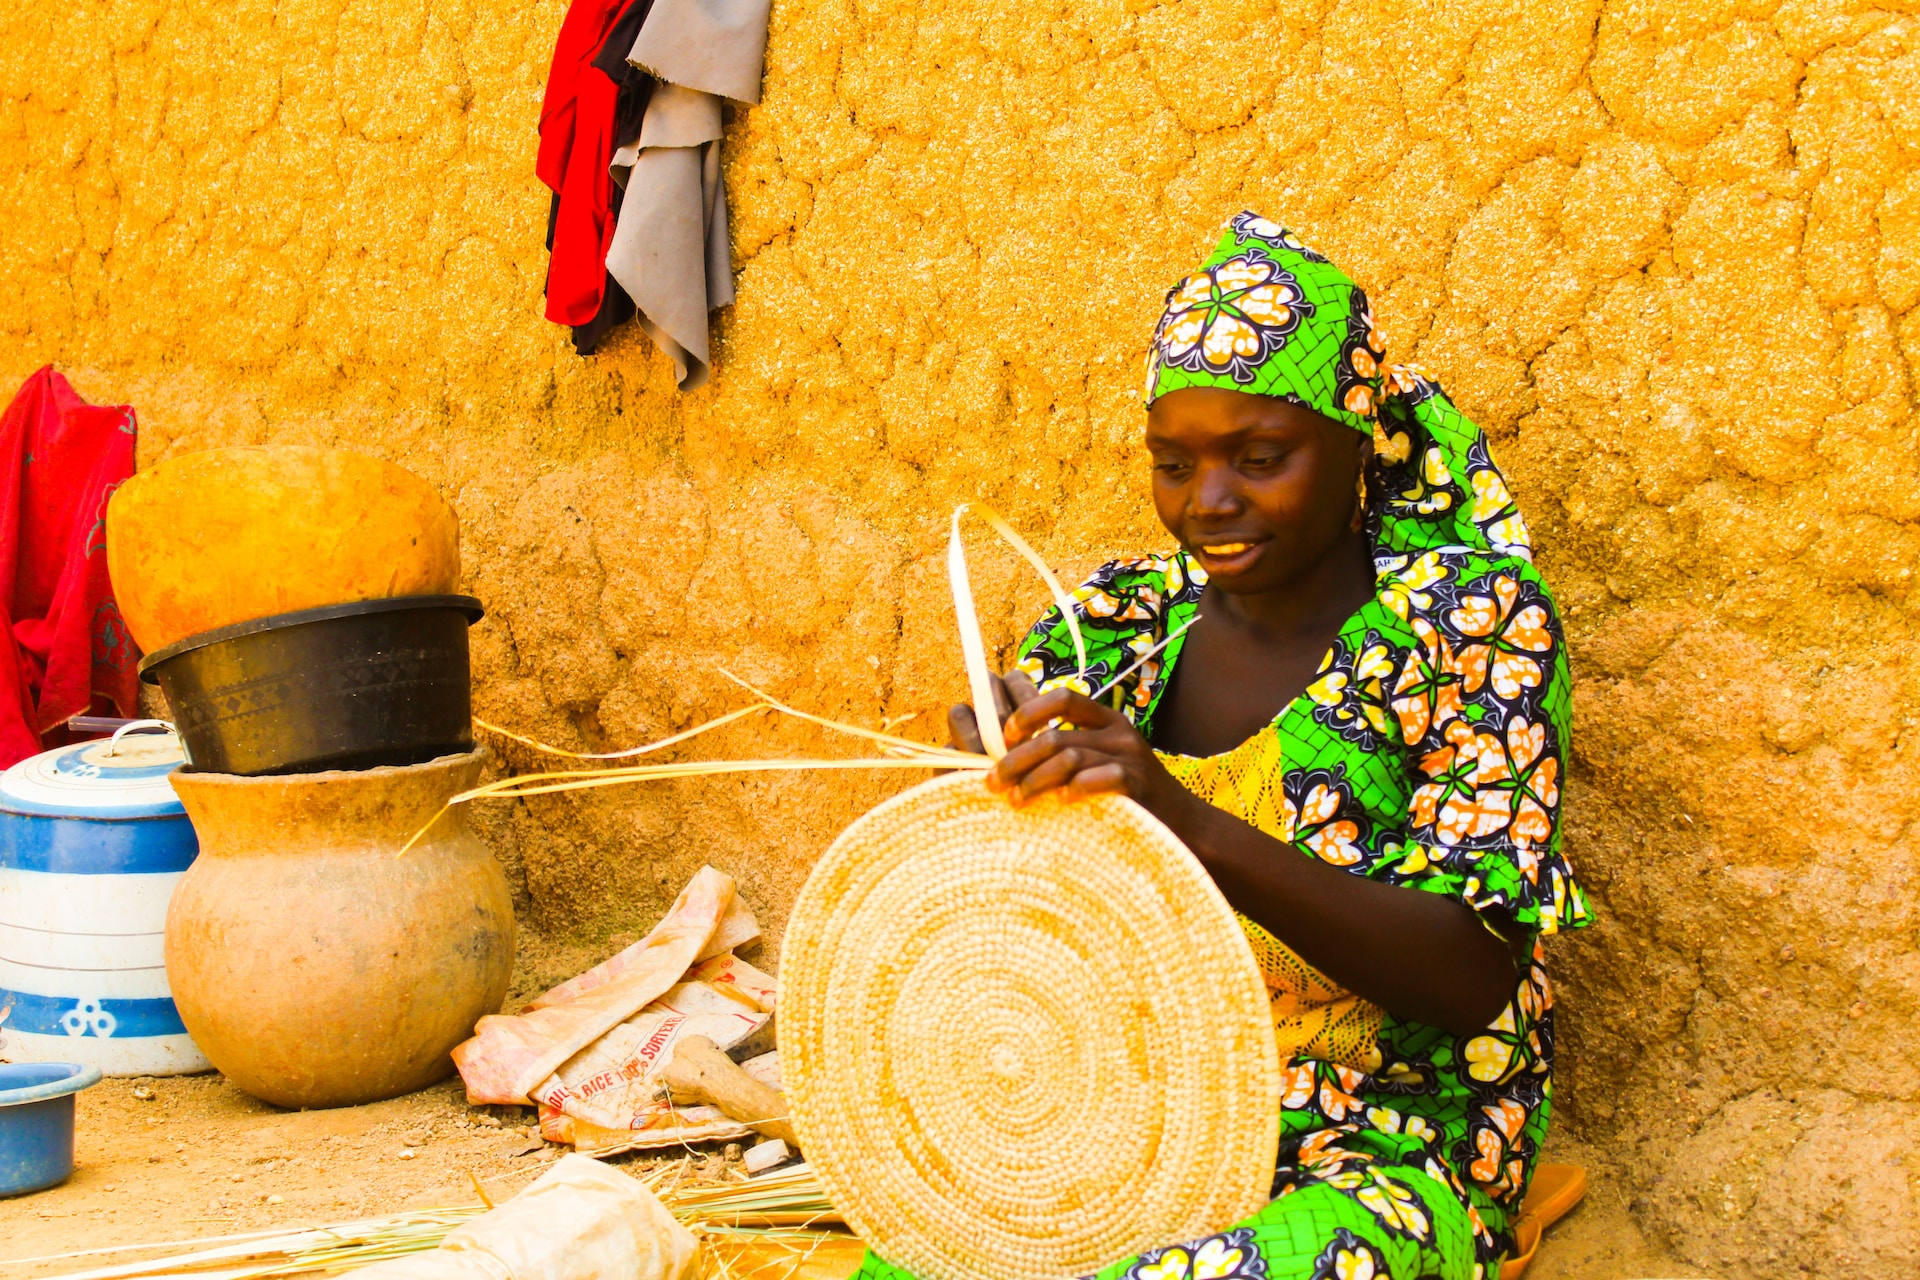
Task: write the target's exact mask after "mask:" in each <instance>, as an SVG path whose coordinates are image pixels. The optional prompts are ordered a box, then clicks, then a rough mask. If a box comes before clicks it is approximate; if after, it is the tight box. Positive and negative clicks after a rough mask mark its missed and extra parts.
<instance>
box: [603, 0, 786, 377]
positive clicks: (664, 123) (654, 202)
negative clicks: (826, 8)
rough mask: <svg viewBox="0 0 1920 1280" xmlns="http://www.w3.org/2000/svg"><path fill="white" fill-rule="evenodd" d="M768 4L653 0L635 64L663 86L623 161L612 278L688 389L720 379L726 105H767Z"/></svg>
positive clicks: (729, 259)
mask: <svg viewBox="0 0 1920 1280" xmlns="http://www.w3.org/2000/svg"><path fill="white" fill-rule="evenodd" d="M769 3H770V0H654V4H653V8H652V9H651V11H649V13H648V14H647V19H646V22H645V24H644V25H642V27H641V28H640V35H639V37H638V38H637V39H636V40H635V41H634V44H633V51H632V52H631V53H630V54H629V55H628V58H627V61H628V62H630V63H632V64H633V65H634V66H636V67H640V68H641V69H643V70H645V71H646V72H648V73H649V74H650V75H652V76H654V77H655V78H656V79H657V80H658V81H659V82H660V83H659V84H658V85H657V86H655V88H654V90H653V94H652V97H651V98H649V99H648V101H647V111H646V116H645V118H644V119H643V120H642V121H641V125H640V136H639V138H638V139H637V140H636V141H635V142H633V143H632V144H631V145H629V146H625V147H622V148H620V149H619V150H618V151H616V152H615V153H614V156H613V161H612V165H611V172H612V175H613V179H614V181H616V182H618V183H619V184H620V185H621V186H622V187H623V188H624V189H625V190H624V193H623V195H622V197H621V201H620V216H619V221H618V222H617V223H616V225H615V227H614V232H613V243H612V246H611V247H610V248H609V249H608V250H607V270H608V271H609V272H610V273H611V274H612V275H613V278H614V279H615V280H617V281H619V283H620V287H621V288H623V289H625V290H626V291H627V293H628V294H629V295H630V296H631V297H632V298H633V303H634V306H635V307H636V308H637V309H638V310H639V313H640V326H641V328H643V329H644V330H646V332H647V335H648V336H649V337H651V338H652V339H653V340H654V341H655V342H656V343H658V344H659V346H660V349H661V350H663V351H665V352H666V353H667V354H668V355H669V356H671V357H672V359H673V364H674V372H675V375H676V377H677V381H678V384H679V387H680V389H681V390H682V391H691V390H693V389H694V388H695V387H698V386H702V385H704V384H705V383H706V381H707V379H708V377H709V376H711V373H712V369H713V362H712V358H711V354H710V350H711V349H710V347H709V345H708V333H707V313H708V312H709V311H711V310H712V309H713V308H715V307H724V306H726V305H727V304H728V303H730V302H732V301H733V256H732V250H731V249H730V247H729V244H728V238H727V193H726V187H725V184H724V183H723V182H722V181H721V178H720V138H721V134H722V132H723V131H724V128H723V122H722V113H721V106H722V99H723V98H732V99H733V100H735V101H737V102H746V103H753V102H758V101H759V100H760V79H761V75H762V73H763V71H764V67H765V58H766V49H767V13H768V7H769Z"/></svg>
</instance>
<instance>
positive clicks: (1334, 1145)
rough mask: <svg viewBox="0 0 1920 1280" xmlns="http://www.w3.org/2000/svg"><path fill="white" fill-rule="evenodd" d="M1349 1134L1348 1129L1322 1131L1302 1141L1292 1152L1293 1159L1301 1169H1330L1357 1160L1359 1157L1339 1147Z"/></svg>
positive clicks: (1349, 1129)
mask: <svg viewBox="0 0 1920 1280" xmlns="http://www.w3.org/2000/svg"><path fill="white" fill-rule="evenodd" d="M1350 1132H1352V1129H1351V1128H1349V1127H1343V1128H1339V1129H1322V1130H1320V1131H1319V1132H1318V1133H1315V1134H1313V1135H1311V1136H1310V1137H1307V1138H1306V1139H1304V1140H1302V1142H1301V1143H1300V1145H1299V1146H1298V1147H1297V1148H1295V1150H1294V1159H1295V1160H1296V1161H1297V1162H1298V1163H1299V1165H1300V1167H1301V1168H1302V1169H1332V1168H1335V1167H1337V1166H1339V1165H1342V1164H1345V1163H1346V1162H1347V1161H1349V1160H1357V1159H1359V1158H1360V1157H1358V1156H1357V1155H1355V1154H1354V1153H1353V1152H1352V1151H1350V1150H1348V1149H1347V1148H1346V1147H1343V1146H1341V1145H1340V1139H1341V1138H1342V1137H1343V1136H1345V1135H1346V1134H1347V1133H1350Z"/></svg>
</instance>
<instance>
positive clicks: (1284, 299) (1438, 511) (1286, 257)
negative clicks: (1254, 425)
mask: <svg viewBox="0 0 1920 1280" xmlns="http://www.w3.org/2000/svg"><path fill="white" fill-rule="evenodd" d="M1386 349H1387V348H1386V340H1385V339H1384V338H1382V337H1381V335H1380V330H1379V329H1378V328H1377V327H1376V326H1375V325H1374V322H1373V304H1372V303H1370V302H1368V301H1367V295H1366V293H1365V292H1363V291H1362V290H1361V288H1360V286H1359V285H1356V284H1355V283H1354V282H1353V281H1352V280H1351V279H1350V278H1349V277H1348V276H1347V274H1346V272H1344V271H1342V270H1340V268H1338V267H1336V266H1334V265H1333V264H1332V263H1331V262H1329V261H1327V259H1326V257H1325V256H1324V255H1322V254H1319V253H1317V252H1315V251H1314V250H1313V249H1310V248H1308V247H1307V246H1306V245H1305V244H1304V243H1302V242H1301V240H1300V239H1299V237H1297V236H1295V235H1294V234H1293V233H1292V232H1290V231H1288V230H1287V229H1286V228H1285V227H1283V226H1281V225H1279V224H1278V223H1275V222H1270V221H1268V220H1267V219H1265V218H1263V217H1261V216H1260V215H1258V214H1256V213H1240V214H1236V215H1234V217H1233V218H1232V219H1230V220H1229V221H1228V223H1227V225H1226V229H1225V231H1224V232H1223V233H1222V234H1221V237H1220V243H1219V244H1218V245H1216V246H1215V247H1214V250H1213V253H1212V255H1211V256H1210V257H1208V258H1207V260H1206V261H1205V262H1203V263H1201V264H1200V268H1199V270H1197V271H1195V272H1194V273H1193V274H1192V275H1190V276H1188V277H1187V278H1186V279H1185V280H1182V281H1181V282H1180V283H1179V284H1176V285H1175V286H1174V287H1173V288H1172V289H1171V290H1170V291H1168V293H1167V309H1166V311H1165V312H1164V313H1163V314H1162V315H1161V317H1160V323H1159V324H1158V325H1156V326H1154V330H1153V343H1152V345H1151V346H1149V347H1148V349H1147V399H1146V402H1147V404H1148V405H1149V406H1151V405H1152V404H1153V402H1154V401H1155V400H1157V399H1159V398H1160V397H1161V396H1163V395H1166V394H1167V393H1168V392H1169V391H1178V390H1180V389H1182V388H1183V387H1221V388H1224V389H1226V390H1228V391H1245V392H1249V393H1251V394H1254V395H1266V396H1277V397H1279V398H1280V399H1283V400H1291V401H1293V402H1294V403H1295V404H1301V405H1305V406H1306V407H1307V408H1309V409H1312V410H1313V411H1314V412H1316V413H1319V414H1321V415H1322V416H1324V417H1328V418H1331V419H1333V420H1334V421H1335V422H1341V423H1345V424H1346V425H1347V426H1349V427H1352V428H1353V429H1354V430H1355V431H1359V432H1362V433H1365V434H1370V435H1372V436H1373V440H1374V461H1373V465H1372V466H1371V467H1370V468H1369V470H1368V473H1367V492H1368V503H1367V531H1368V535H1369V537H1370V538H1371V539H1372V542H1373V545H1374V548H1375V550H1376V553H1377V554H1378V555H1379V556H1380V557H1381V559H1382V565H1381V567H1382V570H1383V571H1391V570H1392V569H1396V568H1398V567H1399V566H1400V565H1402V564H1404V563H1405V560H1404V559H1402V557H1408V556H1414V555H1418V554H1419V553H1421V552H1423V551H1429V550H1433V549H1435V548H1439V547H1450V546H1451V547H1470V548H1473V549H1474V550H1478V551H1485V552H1491V553H1493V554H1495V555H1508V556H1518V557H1520V558H1522V559H1532V557H1533V550H1532V543H1531V541H1530V539H1529V538H1528V536H1527V525H1526V521H1525V520H1523V519H1521V516H1520V512H1519V509H1518V508H1517V507H1516V506H1515V505H1514V501H1513V495H1512V493H1511V492H1510V491H1509V490H1508V488H1507V482H1506V480H1505V478H1504V477H1503V476H1502V475H1501V474H1500V469H1499V468H1498V467H1497V466H1495V465H1494V461H1493V456H1492V454H1491V453H1490V452H1489V451H1488V449H1487V438H1486V435H1485V433H1483V432H1482V431H1481V430H1480V428H1479V427H1477V426H1475V425H1474V424H1473V423H1472V422H1471V421H1470V420H1469V419H1468V418H1467V417H1466V415H1465V414H1463V413H1461V412H1460V411H1459V410H1458V409H1456V408H1454V406H1453V402H1452V401H1450V400H1448V399H1447V397H1446V396H1445V394H1443V393H1442V392H1441V390H1440V384H1439V383H1437V382H1435V381H1434V380H1433V378H1432V377H1430V376H1429V375H1428V374H1427V373H1426V372H1425V371H1423V370H1421V369H1420V368H1418V367H1417V366H1414V365H1388V364H1385V363H1384V357H1385V355H1386Z"/></svg>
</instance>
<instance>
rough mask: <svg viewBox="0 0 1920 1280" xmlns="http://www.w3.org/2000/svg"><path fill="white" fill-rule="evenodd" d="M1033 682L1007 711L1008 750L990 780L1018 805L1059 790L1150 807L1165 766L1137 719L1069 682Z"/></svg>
mask: <svg viewBox="0 0 1920 1280" xmlns="http://www.w3.org/2000/svg"><path fill="white" fill-rule="evenodd" d="M1018 678H1019V679H1020V680H1022V681H1023V682H1024V681H1025V677H1018ZM1008 683H1009V684H1011V683H1012V680H1011V679H1010V680H1009V682H1008ZM1032 688H1033V686H1032V685H1031V684H1027V685H1026V689H1027V691H1028V696H1026V697H1023V698H1020V699H1019V700H1018V705H1017V706H1016V707H1015V709H1014V712H1013V714H1012V715H1010V716H1008V717H1007V721H1006V725H1005V733H1006V739H1007V754H1006V755H1005V756H1004V757H1002V758H1001V760H1000V761H999V763H998V764H996V765H995V766H994V768H993V770H992V772H990V773H988V775H987V785H988V786H989V787H991V788H993V789H994V790H996V791H1005V792H1008V793H1009V794H1008V799H1010V800H1012V801H1013V803H1014V804H1016V805H1020V804H1026V803H1027V802H1029V801H1031V800H1035V799H1038V798H1039V797H1040V796H1043V795H1045V794H1047V793H1048V792H1050V791H1058V792H1060V793H1061V795H1062V796H1063V797H1064V798H1066V799H1069V800H1075V799H1081V798H1084V797H1086V796H1092V795H1101V794H1114V793H1117V794H1120V795H1126V796H1131V797H1132V798H1133V799H1135V800H1137V801H1139V802H1141V803H1142V804H1146V805H1147V806H1148V808H1152V807H1153V806H1152V803H1151V801H1152V800H1153V799H1154V798H1155V797H1156V796H1157V795H1159V794H1161V793H1162V792H1163V791H1164V787H1163V786H1162V785H1161V783H1162V782H1163V781H1166V780H1168V779H1167V776H1166V770H1165V769H1164V768H1163V767H1162V766H1161V764H1160V761H1159V759H1158V758H1157V757H1156V756H1155V755H1154V754H1153V748H1152V747H1151V746H1149V745H1148V744H1147V740H1146V739H1145V738H1143V737H1141V736H1140V731H1139V730H1137V729H1135V728H1134V727H1133V722H1132V721H1130V720H1128V719H1127V718H1126V716H1124V715H1122V714H1121V713H1120V712H1118V711H1115V710H1113V709H1112V708H1111V707H1105V706H1102V705H1100V704H1099V703H1097V702H1095V701H1093V700H1092V699H1091V698H1088V697H1087V696H1085V695H1084V694H1080V693H1075V692H1073V691H1072V690H1070V689H1053V690H1049V691H1048V692H1046V693H1037V692H1032Z"/></svg>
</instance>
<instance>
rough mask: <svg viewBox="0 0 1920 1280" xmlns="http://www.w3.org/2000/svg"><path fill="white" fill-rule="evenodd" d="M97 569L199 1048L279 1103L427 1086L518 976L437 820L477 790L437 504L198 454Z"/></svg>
mask: <svg viewBox="0 0 1920 1280" xmlns="http://www.w3.org/2000/svg"><path fill="white" fill-rule="evenodd" d="M107 559H108V567H109V571H110V573H111V575H112V578H113V586H114V593H115V596H116V597H117V599H118V601H119V605H120V610H121V613H122V614H123V615H124V616H125V618H126V622H127V626H128V629H129V630H130V631H131V632H132V633H133V637H134V639H135V640H136V641H137V642H138V643H139V645H140V647H141V648H142V649H143V650H145V651H146V652H147V654H148V656H147V657H146V658H145V659H144V660H143V661H142V663H141V665H140V672H141V676H142V678H143V679H145V680H146V681H148V682H150V683H157V684H158V685H159V687H160V690H161V692H162V693H163V694H164V695H165V697H166V700H167V704H168V707H169V709H170V711H171V714H172V719H173V723H174V725H175V726H176V728H177V730H178V733H179V737H180V742H181V745H182V747H183V749H184V751H185V756H186V764H185V765H184V766H183V767H182V768H181V769H179V770H178V771H177V772H175V773H174V774H173V775H172V778H171V781H172V784H173V789H174V791H175V792H176V793H177V794H178V796H179V798H180V801H181V803H182V804H183V805H184V806H185V807H186V811H187V815H188V817H189V818H190V819H191V820H192V822H193V827H194V831H195V833H196V834H197V836H198V838H199V846H200V854H199V857H198V859H197V860H196V861H195V862H194V863H193V865H192V867H191V868H190V869H189V870H188V871H187V873H186V874H185V875H184V876H183V877H182V879H181V880H180V882H179V884H178V886H177V887H176V888H175V890H174V893H173V898H172V902H171V904H170V906H169V908H168V912H167V921H166V969H167V977H168V980H169V982H170V984H171V987H172V993H173V999H174V1002H175V1004H176V1006H177V1007H178V1010H179V1014H180V1019H181V1021H182V1022H183V1023H184V1024H185V1027H186V1029H187V1030H188V1031H189V1032H190V1033H191V1034H192V1037H193V1040H194V1042H195V1043H196V1044H197V1045H198V1046H199V1048H200V1050H201V1051H202V1052H204V1053H205V1055H206V1057H207V1058H208V1059H209V1060H210V1061H211V1062H212V1064H213V1065H214V1066H215V1067H218V1068H219V1069H220V1070H221V1071H222V1072H224V1073H225V1074H226V1075H227V1076H228V1077H229V1078H231V1079H232V1080H233V1081H234V1082H235V1083H236V1084H238V1085H240V1086H241V1087H242V1088H244V1089H246V1090H247V1091H248V1092H250V1093H252V1094H254V1095H255V1096H257V1097H260V1098H263V1099H265V1100H266V1101H268V1102H272V1103H275V1104H277V1105H280V1106H288V1107H328V1106H344V1105H349V1104H355V1103H362V1102H371V1101H375V1100H377V1099H381V1098H388V1097H393V1096H395V1095H397V1094H401V1093H405V1092H408V1091H410V1090H413V1089H418V1088H421V1087H424V1086H425V1085H428V1084H431V1083H433V1082H434V1081H436V1080H439V1079H442V1078H444V1077H445V1076H446V1074H447V1073H448V1072H449V1071H451V1069H452V1064H451V1060H450V1059H449V1057H448V1051H449V1050H451V1049H452V1048H453V1046H454V1045H455V1044H457V1043H459V1042H460V1041H461V1040H462V1039H464V1038H465V1037H466V1036H467V1035H469V1034H470V1033H471V1031H472V1028H473V1024H474V1023H475V1022H476V1021H477V1020H478V1019H479V1018H480V1017H481V1016H482V1015H484V1014H487V1013H491V1012H493V1011H495V1010H496V1009H498V1008H499V1005H500V1002H501V1000H502V999H504V998H505V995H506V986H507V978H508V974H509V971H510V969H511V967H512V962H513V912H512V902H511V898H510V896H509V894H508V890H507V885H506V879H505V876H504V875H503V874H502V873H501V871H500V868H499V865H498V864H497V863H496V862H495V861H494V859H493V857H492V855H491V854H490V853H489V852H488V851H487V850H486V848H485V847H484V846H483V845H481V844H480V843H479V841H478V840H476V839H475V838H474V836H473V835H472V833H471V832H470V831H469V830H468V829H467V826H466V824H465V820H464V818H463V817H462V815H461V812H460V811H459V810H454V811H451V812H449V813H447V814H445V815H444V816H442V817H440V818H439V820H438V821H434V818H435V815H436V814H438V813H439V812H440V810H441V809H442V807H443V806H444V805H445V803H446V801H447V800H448V798H449V797H451V796H452V795H454V794H456V793H457V792H459V791H462V790H465V789H467V788H468V787H470V786H472V785H473V784H474V782H475V781H476V780H477V779H478V777H479V773H480V755H479V753H478V752H477V751H476V750H475V748H474V744H473V736H472V715H471V702H470V685H469V669H468V653H467V628H468V626H469V625H470V624H471V623H472V622H473V621H474V620H476V619H478V618H479V617H480V615H481V607H480V602H479V601H478V600H475V599H473V598H472V597H470V596H463V595H457V594H455V590H456V586H457V584H458V581H459V576H460V556H459V531H458V524H457V522H456V519H455V517H454V514H453V511H452V509H451V508H450V507H448V506H447V504H446V503H445V502H444V501H443V500H442V499H441V498H440V496H439V495H438V494H437V493H436V492H435V491H434V490H433V488H432V486H430V485H428V484H427V483H426V482H425V481H423V480H421V479H420V478H419V477H417V476H415V475H413V474H412V473H410V472H408V471H406V470H404V469H403V468H400V467H397V466H394V465H393V464H391V463H387V462H382V461H380V460H378V459H374V458H368V457H362V456H360V455H358V454H352V453H345V452H341V451H339V450H333V449H320V448H303V447H256V448H241V449H219V450H212V451H209V452H205V453H193V454H185V455H182V456H179V457H176V458H173V459H170V460H168V461H166V462H164V463H161V464H160V465H158V466H156V467H153V468H151V469H150V470H147V471H144V472H141V473H140V474H139V475H136V476H135V477H134V478H133V479H131V480H129V481H128V482H127V483H126V484H124V485H122V486H121V487H120V489H119V490H118V491H117V492H116V493H115V494H114V496H113V499H112V501H111V502H110V503H109V505H108V508H107ZM430 822H431V823H432V826H431V828H430V829H428V831H427V833H426V834H425V835H424V836H423V837H422V838H421V839H420V841H419V842H418V843H416V844H415V845H414V846H413V848H412V849H410V850H409V851H408V852H407V853H406V855H405V856H404V857H398V856H396V855H397V854H398V852H399V850H400V849H401V848H402V847H403V846H404V845H405V844H406V843H407V841H408V840H409V838H411V837H412V836H413V835H414V834H415V833H416V832H418V831H420V830H421V829H422V828H423V827H426V826H427V824H428V823H430Z"/></svg>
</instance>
